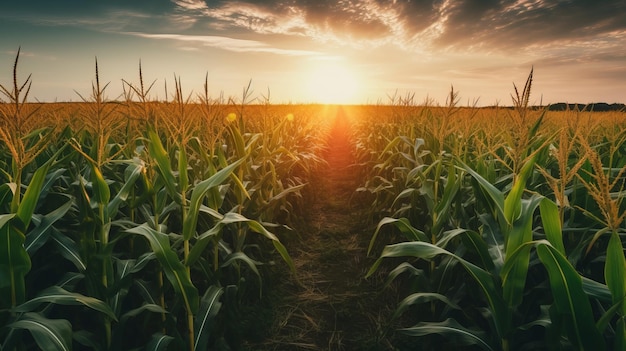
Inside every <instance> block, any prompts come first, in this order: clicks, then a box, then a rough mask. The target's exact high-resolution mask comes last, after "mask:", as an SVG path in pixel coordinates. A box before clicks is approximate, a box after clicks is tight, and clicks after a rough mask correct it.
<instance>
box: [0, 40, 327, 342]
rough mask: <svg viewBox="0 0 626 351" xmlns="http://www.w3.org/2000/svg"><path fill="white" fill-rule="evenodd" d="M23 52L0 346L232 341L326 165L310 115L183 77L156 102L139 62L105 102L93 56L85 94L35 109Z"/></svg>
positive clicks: (8, 106)
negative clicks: (135, 75)
mask: <svg viewBox="0 0 626 351" xmlns="http://www.w3.org/2000/svg"><path fill="white" fill-rule="evenodd" d="M18 61H19V52H18V54H17V56H16V59H15V62H14V65H13V76H12V77H13V82H12V83H13V84H12V85H9V86H8V87H5V86H4V85H2V86H0V89H1V90H0V91H1V92H2V94H3V98H2V100H0V117H1V124H0V137H1V140H2V144H1V146H0V162H1V164H2V167H1V168H2V175H1V176H2V185H1V186H0V208H2V211H3V212H2V214H1V215H0V239H1V241H2V244H0V250H1V253H0V301H1V302H0V348H1V349H3V350H21V349H33V348H36V347H38V348H41V349H46V350H70V349H72V348H79V349H95V350H119V349H136V348H146V349H151V350H152V349H154V350H166V349H188V350H199V349H221V348H224V349H226V348H229V347H230V348H237V347H240V346H241V342H242V341H241V340H242V337H243V336H245V335H244V334H245V333H244V332H242V331H240V330H238V329H240V327H242V326H243V320H245V319H246V318H247V316H246V315H244V314H243V312H242V307H246V306H245V305H246V304H247V305H250V304H254V303H258V302H259V301H260V299H261V297H262V293H263V286H264V281H263V279H262V277H263V276H264V273H263V271H264V270H267V269H268V267H271V265H265V264H264V262H268V261H274V259H275V257H280V258H281V259H282V260H283V261H285V263H286V264H287V265H288V266H290V267H291V269H292V270H293V263H292V262H291V258H290V256H289V254H288V253H287V250H286V248H285V246H284V245H283V243H282V242H281V240H280V239H279V236H285V235H289V233H290V231H291V229H290V228H289V227H288V224H289V219H290V218H291V217H292V216H294V213H292V212H293V211H294V204H297V202H298V195H299V194H300V192H301V190H302V189H303V187H305V186H306V184H307V183H306V182H307V179H308V177H309V174H310V172H311V171H312V169H313V167H315V164H316V163H319V162H320V158H319V150H320V146H319V144H317V140H316V139H315V138H316V136H315V133H314V132H315V129H314V127H311V124H312V123H313V122H314V121H313V118H312V117H304V116H307V113H309V114H310V113H312V112H305V111H296V110H295V109H294V108H293V107H292V106H283V107H282V108H277V109H276V110H273V111H269V110H267V109H265V110H264V111H265V112H261V109H262V107H255V106H249V104H250V102H251V99H250V98H249V95H250V94H251V91H250V90H249V88H248V89H247V90H244V96H243V98H242V99H241V101H237V99H234V98H233V99H231V100H230V101H224V99H223V98H222V97H220V98H217V99H213V98H211V97H210V96H209V95H208V79H206V80H205V89H204V91H203V92H201V93H200V94H197V95H193V94H189V95H184V90H183V87H182V84H181V82H180V79H179V78H178V77H174V88H173V91H167V89H166V93H167V99H166V100H165V101H161V102H157V101H155V100H152V99H151V96H152V95H151V94H153V92H152V89H153V87H154V85H155V83H154V82H152V83H151V84H146V83H145V82H144V77H143V72H142V69H141V64H140V66H139V81H138V82H137V83H133V82H128V81H123V82H122V85H123V88H124V95H123V96H122V98H120V99H116V100H108V98H107V96H106V90H107V87H108V84H101V82H100V72H99V67H98V63H97V61H96V66H95V67H96V76H95V81H94V83H93V85H92V90H91V93H90V94H89V95H80V94H79V95H80V97H81V99H82V100H83V101H82V102H80V103H72V104H61V103H58V104H36V103H31V102H29V97H28V95H29V90H30V84H31V77H30V76H29V77H28V78H27V79H26V80H25V81H24V82H19V80H18V72H17V66H18ZM313 113H314V112H313ZM301 115H302V116H303V118H300V116H301ZM259 116H262V117H263V118H264V121H265V122H264V124H260V123H259V122H258V121H257V120H255V119H256V118H257V117H258V118H260V117H259ZM248 125H249V126H248ZM306 133H311V134H310V135H307V134H306ZM311 138H312V139H311ZM303 143H307V144H303Z"/></svg>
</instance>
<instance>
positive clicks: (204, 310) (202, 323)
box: [194, 285, 224, 350]
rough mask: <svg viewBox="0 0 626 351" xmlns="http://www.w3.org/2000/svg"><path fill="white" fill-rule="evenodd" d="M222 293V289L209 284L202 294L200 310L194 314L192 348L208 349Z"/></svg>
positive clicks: (220, 304)
mask: <svg viewBox="0 0 626 351" xmlns="http://www.w3.org/2000/svg"><path fill="white" fill-rule="evenodd" d="M223 293H224V290H223V289H222V288H220V287H217V286H215V285H211V286H210V287H209V288H208V289H207V291H206V292H205V293H204V295H203V296H202V300H201V302H200V311H199V312H198V315H197V316H196V321H195V323H194V329H195V331H194V335H195V342H194V350H208V349H209V348H210V346H211V345H209V337H210V336H211V331H212V329H213V326H214V325H216V317H217V315H218V313H219V311H220V308H221V307H222V302H221V301H220V297H221V296H222V294H223Z"/></svg>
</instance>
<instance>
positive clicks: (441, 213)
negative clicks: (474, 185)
mask: <svg viewBox="0 0 626 351" xmlns="http://www.w3.org/2000/svg"><path fill="white" fill-rule="evenodd" d="M435 181H437V180H435ZM460 186H461V182H459V181H458V178H457V175H456V172H455V169H454V166H452V165H450V168H449V170H448V178H447V180H446V186H445V187H444V190H443V196H442V198H441V200H440V201H439V202H438V203H437V206H435V209H434V213H436V214H437V220H436V221H435V223H433V228H432V232H433V233H434V234H435V235H438V234H439V232H440V231H441V229H442V228H443V226H444V225H445V224H446V222H447V221H448V219H449V218H450V215H451V213H450V207H451V206H452V202H453V201H454V199H455V197H456V194H457V192H458V191H459V188H460Z"/></svg>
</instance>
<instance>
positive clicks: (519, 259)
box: [500, 242, 536, 307]
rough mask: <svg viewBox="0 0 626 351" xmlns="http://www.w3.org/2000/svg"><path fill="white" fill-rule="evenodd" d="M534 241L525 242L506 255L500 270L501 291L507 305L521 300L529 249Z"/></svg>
mask: <svg viewBox="0 0 626 351" xmlns="http://www.w3.org/2000/svg"><path fill="white" fill-rule="evenodd" d="M535 244H536V242H527V243H525V244H523V245H520V246H518V248H517V249H516V250H515V251H513V252H511V253H509V254H508V255H507V259H506V261H505V263H504V266H503V267H502V270H501V271H500V276H501V277H502V292H503V295H504V299H505V301H507V302H508V304H509V306H512V307H514V306H517V305H519V304H520V303H521V302H522V298H523V295H524V288H525V286H526V276H527V274H528V265H529V261H530V249H531V248H532V247H533V246H534V245H535Z"/></svg>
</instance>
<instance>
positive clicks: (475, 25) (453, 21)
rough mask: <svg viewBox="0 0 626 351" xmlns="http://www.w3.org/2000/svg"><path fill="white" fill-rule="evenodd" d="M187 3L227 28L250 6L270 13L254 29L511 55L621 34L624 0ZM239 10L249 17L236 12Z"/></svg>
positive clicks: (250, 13) (625, 23)
mask: <svg viewBox="0 0 626 351" xmlns="http://www.w3.org/2000/svg"><path fill="white" fill-rule="evenodd" d="M185 1H186V2H188V3H197V4H204V5H206V7H207V9H208V11H206V12H205V14H206V15H208V16H211V14H212V13H215V11H216V10H218V9H225V8H228V9H229V10H230V16H231V17H230V19H231V20H232V21H231V23H229V24H230V25H241V24H242V23H246V22H245V21H242V19H247V20H248V23H255V21H257V22H258V21H260V19H261V17H259V18H256V19H255V18H254V16H255V14H254V11H249V10H250V9H251V8H252V9H258V10H259V11H264V12H266V13H270V14H272V16H263V17H262V19H263V21H261V22H262V23H263V26H262V27H261V26H259V27H258V28H263V29H264V30H267V31H272V26H276V28H279V27H280V23H281V21H282V20H288V18H289V17H296V16H302V20H303V23H301V27H300V28H299V30H296V31H295V32H298V33H303V32H304V33H308V34H312V33H325V34H326V35H327V36H332V37H335V38H337V39H338V40H342V39H348V40H349V39H355V38H356V39H358V40H360V41H367V40H371V41H380V40H381V39H385V38H386V39H387V40H388V41H393V42H397V43H406V42H412V41H413V42H415V41H416V40H417V41H420V42H422V43H424V41H429V43H430V44H432V45H435V46H439V47H457V48H467V47H470V48H471V47H480V48H495V49H497V48H503V49H510V48H516V47H517V48H520V47H526V46H529V45H537V44H546V43H551V42H558V41H563V40H574V41H575V40H587V39H589V38H593V37H594V36H596V35H603V34H606V33H610V32H613V31H620V30H625V29H626V1H624V0H608V1H601V2H599V1H590V0H569V1H551V0H550V1H549V0H518V1H511V0H455V1H443V0H369V1H356V0H341V1H332V0H288V1H270V0H263V1H207V2H203V1H200V2H198V1H197V0H185ZM238 6H241V8H245V9H247V10H248V11H247V12H240V13H237V8H238ZM235 19H238V20H239V21H235ZM219 20H221V21H226V22H227V20H228V18H224V17H221V18H219ZM252 29H254V28H252ZM277 31H279V29H277Z"/></svg>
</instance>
